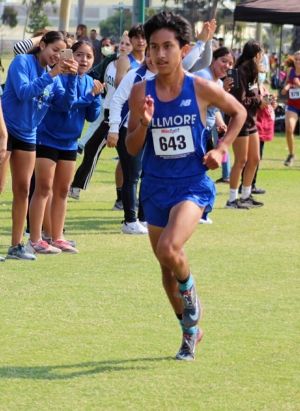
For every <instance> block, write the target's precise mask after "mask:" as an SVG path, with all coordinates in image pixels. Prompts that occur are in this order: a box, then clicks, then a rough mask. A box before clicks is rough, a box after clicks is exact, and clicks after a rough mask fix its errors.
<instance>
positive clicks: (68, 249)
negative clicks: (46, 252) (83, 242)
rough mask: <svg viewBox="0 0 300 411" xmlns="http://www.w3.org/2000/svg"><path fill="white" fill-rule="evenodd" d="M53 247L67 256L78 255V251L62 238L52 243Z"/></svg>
mask: <svg viewBox="0 0 300 411" xmlns="http://www.w3.org/2000/svg"><path fill="white" fill-rule="evenodd" d="M52 245H53V247H56V248H59V249H60V250H61V251H62V253H66V254H78V252H79V251H78V250H77V249H76V248H75V247H72V246H71V245H70V244H69V242H68V241H67V240H65V239H64V238H60V239H58V240H56V241H53V242H52Z"/></svg>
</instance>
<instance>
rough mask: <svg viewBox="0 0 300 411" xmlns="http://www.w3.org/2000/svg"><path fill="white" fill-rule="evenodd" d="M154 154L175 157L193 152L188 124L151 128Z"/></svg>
mask: <svg viewBox="0 0 300 411" xmlns="http://www.w3.org/2000/svg"><path fill="white" fill-rule="evenodd" d="M152 136H153V145H154V151H155V155H156V156H159V157H162V158H167V159H176V158H180V157H186V156H188V155H190V154H192V153H194V152H195V147H194V140H193V135H192V130H191V127H190V126H182V127H172V128H156V129H152Z"/></svg>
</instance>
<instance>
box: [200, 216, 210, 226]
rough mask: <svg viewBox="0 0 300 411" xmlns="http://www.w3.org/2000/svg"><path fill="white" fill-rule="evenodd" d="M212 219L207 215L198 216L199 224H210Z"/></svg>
mask: <svg viewBox="0 0 300 411" xmlns="http://www.w3.org/2000/svg"><path fill="white" fill-rule="evenodd" d="M212 223H213V220H212V219H210V218H209V217H206V218H200V220H199V224H212Z"/></svg>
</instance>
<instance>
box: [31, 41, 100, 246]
mask: <svg viewBox="0 0 300 411" xmlns="http://www.w3.org/2000/svg"><path fill="white" fill-rule="evenodd" d="M72 50H73V58H74V60H75V61H76V62H77V63H78V81H77V89H76V97H75V100H74V102H73V104H72V105H71V108H70V109H69V110H65V111H62V110H60V109H57V108H56V107H54V106H51V107H50V109H49V111H48V113H47V114H46V116H45V117H44V119H43V121H42V122H41V124H40V125H39V127H38V131H37V149H36V157H37V158H36V166H35V178H36V183H35V184H36V185H35V191H34V194H33V197H32V200H31V202H30V207H29V216H30V239H29V240H28V243H27V245H26V248H27V249H28V251H30V252H31V253H32V254H34V253H38V254H59V253H61V252H65V253H69V254H74V253H78V251H77V250H76V248H75V243H74V242H73V241H67V240H65V239H64V238H63V227H64V221H65V216H66V209H67V196H68V190H69V187H70V184H71V181H72V178H73V175H74V171H75V166H76V157H77V148H78V141H77V140H78V139H79V138H80V135H81V132H82V130H83V127H84V122H85V120H87V121H89V122H93V121H95V120H96V118H97V117H98V116H99V114H100V101H101V97H100V93H101V92H102V90H103V88H104V85H103V84H101V83H100V82H99V81H98V80H93V78H92V77H91V76H89V75H87V74H86V73H87V72H88V71H89V70H90V69H91V68H92V65H93V62H94V58H95V50H94V47H93V45H92V44H91V43H89V42H87V41H85V40H80V41H78V42H77V43H75V44H74V45H73V46H72ZM61 81H62V83H63V85H64V86H66V78H65V77H62V78H61ZM52 191H53V196H52V199H51V207H49V208H50V219H49V218H48V219H47V218H46V219H44V214H45V210H46V205H47V201H48V199H49V198H50V197H51V192H52ZM47 209H48V207H47ZM49 220H50V223H49ZM43 221H44V222H43ZM47 221H48V224H46V222H47ZM42 224H43V228H44V236H43V237H42V238H41V230H42Z"/></svg>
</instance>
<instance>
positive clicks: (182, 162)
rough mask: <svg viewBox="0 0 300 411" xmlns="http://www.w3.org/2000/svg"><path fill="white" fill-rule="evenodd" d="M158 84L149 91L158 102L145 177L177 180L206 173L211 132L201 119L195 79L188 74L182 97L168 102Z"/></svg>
mask: <svg viewBox="0 0 300 411" xmlns="http://www.w3.org/2000/svg"><path fill="white" fill-rule="evenodd" d="M155 84H156V83H155V78H154V79H152V80H147V82H146V90H145V95H146V96H147V95H150V96H151V97H152V98H153V99H154V115H153V117H152V120H151V124H150V126H149V129H148V132H147V137H146V145H145V150H144V155H143V170H144V172H145V174H146V175H151V176H154V177H158V178H167V179H176V178H185V177H192V176H196V175H199V174H202V173H204V172H206V171H207V167H206V166H205V165H203V156H204V155H205V154H206V140H207V137H206V134H207V130H206V128H205V126H204V125H203V123H202V121H201V118H200V111H199V107H198V104H197V100H196V95H195V89H194V77H193V75H191V74H189V73H186V74H185V78H184V82H183V85H182V90H181V93H180V94H179V96H178V97H176V98H175V99H174V100H172V101H168V102H162V101H160V100H159V99H158V97H157V95H156V87H155Z"/></svg>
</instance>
